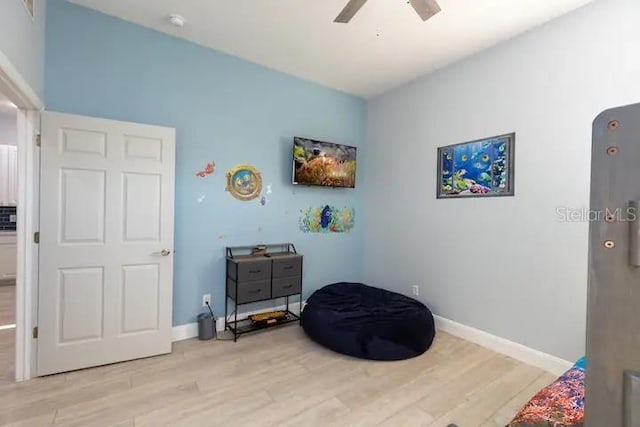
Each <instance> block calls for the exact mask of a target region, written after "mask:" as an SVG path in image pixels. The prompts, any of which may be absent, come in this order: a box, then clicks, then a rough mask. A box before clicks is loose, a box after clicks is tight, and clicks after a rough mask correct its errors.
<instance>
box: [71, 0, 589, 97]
mask: <svg viewBox="0 0 640 427" xmlns="http://www.w3.org/2000/svg"><path fill="white" fill-rule="evenodd" d="M70 1H72V2H73V3H76V4H80V5H83V6H87V7H90V8H93V9H97V10H100V11H102V12H104V13H107V14H109V15H114V16H117V17H120V18H122V19H125V20H128V21H132V22H135V23H138V24H141V25H144V26H146V27H150V28H154V29H156V30H159V31H163V32H166V33H169V34H173V35H176V36H178V37H182V38H185V39H187V40H191V41H193V42H196V43H198V44H201V45H205V46H209V47H212V48H214V49H218V50H221V51H224V52H227V53H230V54H232V55H235V56H239V57H241V58H245V59H247V60H250V61H253V62H257V63H259V64H262V65H265V66H267V67H270V68H273V69H276V70H280V71H284V72H286V73H289V74H292V75H295V76H298V77H302V78H304V79H308V80H312V81H315V82H318V83H321V84H323V85H326V86H329V87H333V88H336V89H339V90H343V91H345V92H348V93H352V94H355V95H359V96H362V97H365V98H370V97H373V96H375V95H378V94H380V93H382V92H385V91H387V90H389V89H391V88H394V87H396V86H399V85H401V84H403V83H405V82H408V81H410V80H413V79H414V78H416V77H418V76H420V75H422V74H425V73H428V72H430V71H433V70H435V69H438V68H442V67H443V66H445V65H447V64H450V63H452V62H455V61H457V60H459V59H461V58H463V57H465V56H469V55H471V54H473V53H475V52H478V51H480V50H482V49H485V48H487V47H489V46H491V45H494V44H496V43H498V42H500V41H503V40H506V39H508V38H511V37H513V36H515V35H517V34H519V33H522V32H524V31H527V30H529V29H531V28H534V27H536V26H538V25H540V24H542V23H544V22H547V21H549V20H551V19H553V18H556V17H558V16H560V15H563V14H565V13H567V12H570V11H571V10H574V9H576V8H578V7H580V6H583V5H585V4H587V3H590V2H591V1H592V0H439V2H440V6H441V7H442V10H443V11H442V12H441V13H440V14H438V15H436V16H435V17H433V18H432V19H430V20H429V21H427V22H422V20H420V18H419V17H418V15H417V14H416V13H415V12H414V11H413V9H412V8H411V6H410V5H409V4H408V2H407V1H406V0H369V1H368V3H367V4H365V5H364V7H363V8H362V9H361V10H360V12H359V13H358V14H357V15H356V16H355V17H354V19H353V20H352V21H351V23H349V24H335V23H333V19H334V18H335V17H336V16H337V14H338V13H339V12H340V10H341V9H342V8H343V7H344V5H345V4H346V3H347V0H135V1H131V0H70ZM171 13H179V14H182V15H183V16H184V17H185V18H186V19H187V25H186V26H185V27H184V28H183V29H177V28H175V27H173V26H171V25H170V24H169V23H168V22H167V16H168V15H169V14H171Z"/></svg>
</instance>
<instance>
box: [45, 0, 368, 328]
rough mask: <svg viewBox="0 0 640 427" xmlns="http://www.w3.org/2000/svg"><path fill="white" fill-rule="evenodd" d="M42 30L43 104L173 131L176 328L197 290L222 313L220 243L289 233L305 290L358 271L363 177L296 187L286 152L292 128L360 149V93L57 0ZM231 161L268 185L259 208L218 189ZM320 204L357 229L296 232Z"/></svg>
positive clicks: (278, 238)
mask: <svg viewBox="0 0 640 427" xmlns="http://www.w3.org/2000/svg"><path fill="white" fill-rule="evenodd" d="M46 31H47V37H46V63H45V65H46V67H45V69H46V74H45V79H46V80H45V102H46V105H47V109H49V110H53V111H60V112H66V113H73V114H81V115H88V116H95V117H103V118H108V119H117V120H127V121H134V122H141V123H148V124H156V125H161V126H169V127H175V128H176V131H177V160H176V198H175V200H176V201H175V224H176V225H175V273H174V303H173V323H174V325H181V324H185V323H190V322H193V321H195V317H196V315H197V314H198V313H199V312H201V311H202V310H203V308H202V306H201V302H202V300H201V298H202V294H205V293H210V294H212V299H213V306H214V309H215V310H216V312H217V313H216V314H221V313H223V312H224V302H223V301H224V284H225V280H224V279H225V270H224V269H225V264H224V248H225V246H230V245H246V244H254V243H261V242H274V243H279V242H286V241H291V242H293V243H294V244H295V245H296V247H297V249H298V251H299V252H302V253H303V254H304V255H305V266H304V287H305V289H304V293H305V297H306V296H308V295H309V294H310V293H311V292H312V291H313V290H315V289H317V288H319V287H321V286H323V285H325V284H327V283H331V282H334V281H342V280H360V279H361V275H362V253H363V247H362V242H363V230H362V227H361V222H360V221H359V220H360V219H361V218H362V210H361V206H362V203H361V201H362V194H363V192H362V185H360V186H359V188H356V189H355V190H347V189H328V188H307V187H294V186H293V185H291V168H292V164H291V161H292V160H291V158H292V155H291V151H292V144H293V137H294V136H304V137H309V138H315V139H321V140H325V141H333V142H339V143H344V144H348V145H356V146H360V147H362V143H363V141H364V139H365V135H364V134H365V102H364V100H362V99H360V98H357V97H354V96H350V95H347V94H345V93H342V92H339V91H335V90H332V89H328V88H325V87H323V86H320V85H318V84H315V83H311V82H308V81H305V80H301V79H298V78H295V77H291V76H289V75H286V74H283V73H280V72H277V71H273V70H271V69H268V68H265V67H262V66H260V65H257V64H254V63H251V62H248V61H245V60H242V59H239V58H236V57H233V56H230V55H227V54H224V53H221V52H218V51H216V50H212V49H209V48H205V47H202V46H199V45H196V44H193V43H189V42H187V41H184V40H181V39H178V38H175V37H172V36H169V35H165V34H163V33H160V32H157V31H153V30H149V29H146V28H143V27H141V26H138V25H134V24H131V23H128V22H125V21H122V20H119V19H117V18H113V17H110V16H107V15H104V14H101V13H99V12H95V11H93V10H90V9H86V8H83V7H80V6H77V5H73V4H71V3H68V2H65V1H63V0H49V2H48V8H47V28H46ZM364 154H365V153H364V150H362V149H360V150H359V156H360V157H362V156H363V155H364ZM212 160H214V161H215V162H216V165H217V169H216V172H215V174H213V175H210V176H209V177H207V178H204V179H202V178H197V177H196V176H195V173H196V171H198V170H200V169H202V168H204V166H205V164H206V163H207V162H208V161H212ZM359 160H361V159H359ZM239 163H249V164H252V165H254V166H256V167H257V168H258V169H259V170H260V171H261V172H262V177H263V180H264V184H265V186H266V185H271V186H272V194H270V195H268V196H267V197H268V198H269V201H268V203H267V205H266V206H262V205H261V204H260V203H259V201H258V200H254V201H250V202H241V201H238V200H236V199H234V198H233V197H232V196H231V195H230V194H229V193H227V192H225V184H226V178H225V172H226V171H228V170H229V169H230V168H232V167H233V166H235V165H236V164H239ZM360 163H361V162H360ZM361 172H362V171H359V172H358V177H360V176H361ZM263 193H264V192H263ZM324 204H333V205H336V206H353V207H355V209H356V226H355V229H354V230H353V231H352V232H351V233H345V234H337V233H332V234H304V233H302V232H301V231H300V230H299V225H298V218H299V213H300V210H301V209H303V208H305V207H307V206H310V205H318V206H320V205H324Z"/></svg>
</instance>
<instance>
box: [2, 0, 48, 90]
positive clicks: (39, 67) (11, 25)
mask: <svg viewBox="0 0 640 427" xmlns="http://www.w3.org/2000/svg"><path fill="white" fill-rule="evenodd" d="M45 8H46V0H35V5H34V12H35V19H31V16H30V15H29V14H28V13H27V10H26V8H25V6H24V4H23V3H22V0H0V52H2V53H3V54H4V55H6V56H7V58H9V61H10V62H11V64H12V65H13V66H14V67H15V68H16V69H17V70H18V72H19V73H20V75H21V76H22V77H23V78H24V79H25V80H26V81H27V83H28V84H29V86H31V88H32V89H33V90H34V91H35V92H36V94H37V95H38V96H39V97H40V99H44V37H45V15H46V11H45Z"/></svg>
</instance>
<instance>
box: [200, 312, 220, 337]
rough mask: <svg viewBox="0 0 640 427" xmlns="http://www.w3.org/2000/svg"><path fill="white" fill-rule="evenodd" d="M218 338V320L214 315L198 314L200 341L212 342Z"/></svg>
mask: <svg viewBox="0 0 640 427" xmlns="http://www.w3.org/2000/svg"><path fill="white" fill-rule="evenodd" d="M215 338H216V318H215V316H214V315H213V314H212V313H201V314H198V339H199V340H210V339H215Z"/></svg>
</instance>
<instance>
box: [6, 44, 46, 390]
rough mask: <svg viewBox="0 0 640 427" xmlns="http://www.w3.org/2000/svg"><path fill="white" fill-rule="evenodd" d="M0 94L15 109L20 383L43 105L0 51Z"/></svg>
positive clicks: (32, 320) (27, 373) (30, 344)
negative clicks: (16, 109) (16, 117)
mask: <svg viewBox="0 0 640 427" xmlns="http://www.w3.org/2000/svg"><path fill="white" fill-rule="evenodd" d="M0 91H2V93H3V94H4V95H5V96H7V98H9V100H10V101H11V102H13V103H14V104H15V105H16V106H17V107H18V114H17V115H18V119H17V127H18V141H17V145H18V208H17V215H18V227H17V260H18V265H17V270H16V330H15V340H16V341H15V344H16V352H15V379H16V381H24V380H28V379H30V378H31V377H32V374H33V373H34V372H35V360H36V358H35V355H36V351H35V350H36V340H35V339H34V338H33V336H32V328H33V327H34V326H36V324H37V312H38V311H37V307H38V298H37V295H38V246H37V245H36V244H35V243H34V241H33V238H32V236H33V235H34V233H35V232H36V231H38V228H39V217H40V212H39V202H38V200H39V189H40V172H39V170H40V152H39V150H38V149H37V146H36V144H35V141H36V136H37V135H38V133H39V131H40V111H41V110H43V109H44V104H43V102H42V100H41V99H40V98H39V97H38V95H37V94H36V92H35V91H34V90H33V88H32V87H31V86H30V85H29V84H28V83H27V81H26V80H25V79H24V77H23V76H22V75H21V74H20V73H19V72H18V70H17V69H16V68H15V67H14V66H13V64H12V63H11V61H10V60H9V58H7V56H6V55H5V54H4V53H3V52H2V51H0Z"/></svg>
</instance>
